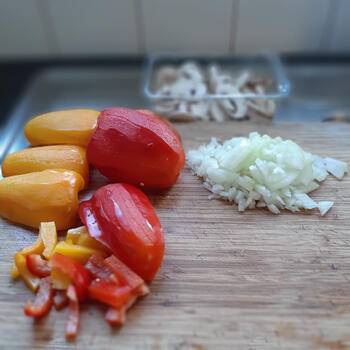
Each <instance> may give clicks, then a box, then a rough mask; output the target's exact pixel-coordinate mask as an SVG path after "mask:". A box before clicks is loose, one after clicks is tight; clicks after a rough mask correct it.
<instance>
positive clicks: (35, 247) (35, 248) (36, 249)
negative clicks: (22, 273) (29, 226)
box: [21, 232, 45, 255]
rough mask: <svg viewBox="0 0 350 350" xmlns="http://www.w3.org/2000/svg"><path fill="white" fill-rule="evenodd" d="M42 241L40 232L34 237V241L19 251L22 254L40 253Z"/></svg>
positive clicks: (42, 246)
mask: <svg viewBox="0 0 350 350" xmlns="http://www.w3.org/2000/svg"><path fill="white" fill-rule="evenodd" d="M44 248H45V247H44V242H43V239H42V238H41V235H40V232H39V235H38V238H37V239H36V241H35V242H34V243H33V244H32V245H30V246H28V247H24V248H23V249H22V251H21V254H23V255H28V254H41V253H42V252H43V250H44Z"/></svg>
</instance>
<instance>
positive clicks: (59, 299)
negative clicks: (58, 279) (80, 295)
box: [53, 290, 69, 311]
mask: <svg viewBox="0 0 350 350" xmlns="http://www.w3.org/2000/svg"><path fill="white" fill-rule="evenodd" d="M68 302H69V299H68V296H67V292H66V291H65V290H56V294H55V296H54V297H53V305H54V307H55V309H56V310H57V311H59V310H61V309H63V308H64V307H66V306H67V305H68Z"/></svg>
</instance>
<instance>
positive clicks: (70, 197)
mask: <svg viewBox="0 0 350 350" xmlns="http://www.w3.org/2000/svg"><path fill="white" fill-rule="evenodd" d="M83 187H84V180H83V178H82V177H81V176H80V175H79V174H78V173H76V172H74V171H71V170H51V169H50V170H44V171H41V172H35V173H29V174H24V175H16V176H10V177H7V178H4V179H2V180H0V216H2V217H4V218H6V219H9V220H11V221H14V222H17V223H20V224H24V225H27V226H31V227H35V228H38V227H39V225H40V223H41V222H42V221H46V222H47V221H54V222H55V223H56V228H57V229H58V230H63V229H67V228H69V227H72V226H73V225H74V224H75V221H76V218H77V216H76V214H77V210H78V192H79V191H80V190H81V189H82V188H83Z"/></svg>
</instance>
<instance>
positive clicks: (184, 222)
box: [0, 122, 350, 350]
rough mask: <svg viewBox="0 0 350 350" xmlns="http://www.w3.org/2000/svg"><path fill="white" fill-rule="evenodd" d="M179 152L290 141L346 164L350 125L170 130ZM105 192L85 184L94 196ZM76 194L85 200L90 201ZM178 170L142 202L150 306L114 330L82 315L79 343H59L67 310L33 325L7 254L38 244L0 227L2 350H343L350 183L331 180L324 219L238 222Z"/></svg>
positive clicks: (323, 193)
mask: <svg viewBox="0 0 350 350" xmlns="http://www.w3.org/2000/svg"><path fill="white" fill-rule="evenodd" d="M178 129H179V131H180V133H181V135H182V138H183V143H184V147H185V149H186V150H188V149H189V148H193V147H197V146H198V145H199V144H201V143H203V142H207V141H209V140H210V137H211V136H216V137H218V138H221V139H226V138H231V137H233V136H242V135H247V134H248V133H249V132H251V131H255V130H256V131H258V132H260V133H268V134H269V135H271V136H277V135H279V136H282V137H283V138H291V139H293V140H295V141H296V142H297V143H299V144H300V145H301V146H302V147H303V148H304V149H305V150H307V151H310V152H313V153H316V154H319V155H321V156H330V157H335V158H337V159H340V160H343V161H346V162H348V164H350V125H345V124H313V123H310V124H282V123H275V124H272V125H271V124H270V125H257V124H249V123H244V122H242V123H239V122H237V123H230V124H205V123H203V124H201V123H198V124H185V125H180V126H179V127H178ZM105 183H106V182H105V180H104V179H103V178H102V177H101V176H99V175H98V174H97V173H96V172H94V173H93V181H92V187H93V188H94V189H96V188H98V187H99V186H101V185H103V184H105ZM88 195H89V194H88V193H85V196H88ZM207 197H208V192H207V191H206V190H205V189H204V188H203V187H202V186H201V181H200V180H199V179H198V178H196V177H195V176H193V175H192V174H191V171H190V170H189V169H188V167H185V169H184V171H183V172H182V174H181V176H180V179H179V181H178V182H177V184H176V185H175V186H174V187H173V188H171V189H170V190H169V191H164V192H162V193H153V194H152V193H151V194H150V199H151V201H152V203H153V205H154V207H155V209H156V211H157V213H158V215H159V218H160V220H161V222H162V224H163V227H164V233H165V242H166V252H165V257H164V261H163V265H162V267H161V269H160V271H159V273H158V275H157V277H156V279H155V280H154V282H153V283H152V285H151V294H150V295H149V296H147V297H145V298H144V299H143V300H140V301H139V302H138V303H137V305H135V307H134V308H133V309H131V310H130V312H129V313H128V319H127V322H126V325H125V326H124V327H122V328H121V329H118V328H116V329H113V328H110V327H109V326H108V324H106V323H105V322H104V320H103V317H104V311H105V308H103V307H101V306H99V305H97V304H93V305H83V306H82V318H81V325H80V334H79V336H78V338H77V339H76V340H75V341H69V342H67V341H66V340H65V338H64V326H65V318H66V312H67V310H63V311H61V312H56V311H54V310H53V311H52V312H51V314H50V315H49V316H48V317H46V318H44V319H42V320H37V321H33V320H32V319H29V318H26V317H25V316H24V314H23V307H24V305H25V302H26V300H27V299H28V298H32V294H31V292H30V291H29V290H28V289H27V288H26V287H25V285H24V284H23V282H22V281H17V282H13V281H12V280H11V278H10V277H9V276H8V270H9V267H10V263H11V262H12V256H13V253H14V252H15V251H18V250H20V249H21V248H22V247H23V246H26V245H28V244H30V243H31V242H32V241H33V240H34V239H35V237H36V235H35V234H33V232H32V231H29V230H27V229H25V228H22V227H19V226H15V225H12V224H10V223H8V222H5V221H4V220H2V221H0V349H6V350H7V349H71V348H72V349H73V348H78V349H85V348H88V349H156V350H159V349H179V350H180V349H181V350H182V349H194V350H204V349H318V348H319V349H350V331H349V329H350V176H349V175H347V176H345V178H344V179H343V180H342V181H337V180H336V179H334V178H332V177H331V176H330V177H329V178H327V180H326V181H325V182H324V183H323V184H322V186H321V188H320V189H318V190H316V191H315V192H314V194H313V197H314V198H315V199H316V200H329V199H332V200H334V201H335V205H334V207H333V208H332V209H331V211H330V212H329V213H328V214H327V215H326V216H325V217H320V216H319V214H318V213H317V212H316V211H315V212H312V213H299V214H291V213H289V212H283V213H282V214H281V215H277V216H276V215H273V214H271V213H269V212H268V211H266V210H249V211H246V212H244V213H238V212H237V210H236V207H234V206H232V205H231V204H228V203H226V202H222V201H218V200H211V201H209V200H208V199H207Z"/></svg>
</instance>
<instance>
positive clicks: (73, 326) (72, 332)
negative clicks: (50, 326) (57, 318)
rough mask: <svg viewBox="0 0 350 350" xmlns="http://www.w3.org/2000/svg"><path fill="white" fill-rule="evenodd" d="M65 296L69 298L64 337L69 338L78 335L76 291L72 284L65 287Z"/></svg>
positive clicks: (78, 318)
mask: <svg viewBox="0 0 350 350" xmlns="http://www.w3.org/2000/svg"><path fill="white" fill-rule="evenodd" d="M67 296H68V299H69V310H68V316H67V323H66V338H71V337H75V336H77V335H78V330H79V321H80V313H79V301H78V297H77V291H76V288H75V287H74V286H73V285H72V284H71V285H69V287H68V289H67Z"/></svg>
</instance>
